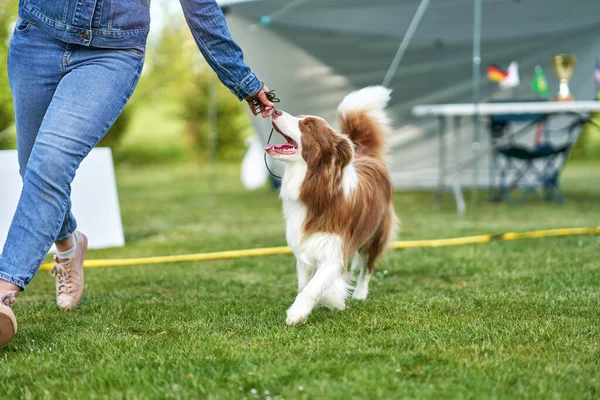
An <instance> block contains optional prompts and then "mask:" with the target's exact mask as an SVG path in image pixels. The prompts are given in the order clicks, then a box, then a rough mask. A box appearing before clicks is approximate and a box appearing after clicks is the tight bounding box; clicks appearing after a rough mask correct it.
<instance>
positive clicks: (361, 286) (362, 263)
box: [352, 253, 373, 300]
mask: <svg viewBox="0 0 600 400" xmlns="http://www.w3.org/2000/svg"><path fill="white" fill-rule="evenodd" d="M355 262H356V267H355V265H354V264H355ZM352 267H353V268H357V269H358V270H359V273H358V279H357V280H356V288H355V289H354V293H352V298H354V299H357V300H364V299H366V298H367V295H368V294H369V281H370V280H371V276H372V275H373V271H372V270H369V268H367V263H366V260H365V256H364V255H363V254H360V253H356V256H355V257H354V260H353V261H352Z"/></svg>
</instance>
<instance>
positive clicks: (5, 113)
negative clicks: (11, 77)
mask: <svg viewBox="0 0 600 400" xmlns="http://www.w3.org/2000/svg"><path fill="white" fill-rule="evenodd" d="M16 17H17V2H16V1H12V0H9V1H1V2H0V149H6V148H12V147H13V146H14V144H15V139H14V134H13V132H12V130H7V129H8V128H9V127H10V126H11V125H12V123H13V121H14V114H13V105H12V97H11V94H10V87H9V85H8V74H7V71H6V63H7V55H8V40H9V37H10V32H9V26H10V24H12V23H13V22H14V20H15V19H16Z"/></svg>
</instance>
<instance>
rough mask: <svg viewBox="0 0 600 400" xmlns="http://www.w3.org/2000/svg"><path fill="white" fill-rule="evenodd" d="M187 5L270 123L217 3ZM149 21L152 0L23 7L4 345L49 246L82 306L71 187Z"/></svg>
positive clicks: (215, 56)
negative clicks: (19, 182)
mask: <svg viewBox="0 0 600 400" xmlns="http://www.w3.org/2000/svg"><path fill="white" fill-rule="evenodd" d="M180 2H181V6H182V8H183V12H184V15H185V18H186V21H187V23H188V26H189V27H190V30H191V31H192V35H193V36H194V39H195V41H196V43H197V45H198V47H199V49H200V51H201V52H202V54H203V55H204V58H205V59H206V61H207V62H208V63H209V64H210V66H211V67H212V68H213V69H214V71H215V72H216V73H217V75H218V76H219V79H220V80H221V82H222V83H223V84H224V85H226V86H227V87H228V88H229V89H230V90H231V92H232V93H233V94H234V95H235V96H236V97H237V98H238V99H240V100H243V99H246V100H247V101H248V102H249V104H251V103H252V101H253V100H255V99H258V100H259V104H260V111H261V114H262V116H263V117H267V116H268V115H269V114H270V111H271V109H272V107H273V104H272V103H271V102H270V101H269V100H268V99H267V96H266V92H268V89H267V88H266V87H265V86H264V85H263V83H262V82H261V81H260V80H259V79H258V78H257V77H256V75H254V73H253V72H252V71H251V70H250V68H249V67H248V66H247V65H246V64H245V63H244V59H243V54H242V51H241V50H240V48H239V47H238V46H237V45H236V44H235V43H234V41H233V39H232V38H231V35H230V33H229V30H228V28H227V24H226V22H225V18H224V16H223V13H222V11H221V9H220V7H219V6H218V5H217V3H216V1H215V0H180ZM149 25H150V11H149V0H119V1H116V2H115V1H113V0H96V1H88V0H63V1H49V0H20V2H19V19H18V21H17V24H16V27H15V31H14V33H13V36H12V38H11V42H10V48H9V53H8V75H9V81H10V87H11V91H12V94H13V102H14V109H15V121H16V128H17V150H18V158H19V167H20V173H21V176H22V178H23V190H22V192H21V197H20V199H19V203H18V206H17V210H16V212H15V215H14V217H13V220H12V223H11V226H10V229H9V232H8V237H7V239H6V242H5V244H4V249H3V251H2V255H1V256H0V346H3V345H4V344H6V343H7V342H8V341H10V340H11V339H12V338H13V337H14V335H15V334H16V331H17V322H16V319H15V316H14V314H13V312H12V305H13V303H14V301H15V297H16V295H17V294H18V293H19V292H20V291H21V290H24V289H25V288H26V287H27V285H28V284H29V282H30V281H31V279H32V278H33V276H34V275H35V273H36V272H37V270H38V269H39V266H40V264H41V262H42V260H43V259H44V257H45V256H46V254H47V252H48V250H49V249H50V247H51V245H52V243H55V244H56V248H57V253H56V255H55V256H54V260H55V265H54V267H53V269H52V274H53V275H54V276H56V295H57V298H56V300H57V304H58V306H59V307H60V308H62V309H71V308H73V307H75V306H76V305H77V304H78V303H79V301H80V300H81V296H82V294H83V260H84V258H85V254H86V250H87V238H86V237H85V235H83V234H82V233H81V232H79V231H76V227H77V224H76V221H75V218H74V217H73V215H72V213H71V202H70V193H71V186H70V185H71V182H72V181H73V178H74V176H75V171H76V170H77V168H78V167H79V164H80V163H81V161H82V160H83V159H84V158H85V157H86V156H87V154H88V153H89V152H90V150H91V149H92V148H93V147H94V146H95V145H96V143H98V141H99V140H100V139H101V138H102V137H103V136H104V135H105V134H106V132H107V131H108V129H109V128H110V127H111V125H112V124H113V123H114V121H115V120H116V119H117V117H118V116H119V114H120V113H121V111H122V110H123V107H125V104H126V103H127V101H128V100H129V97H130V96H131V94H132V93H133V90H134V89H135V87H136V84H137V82H138V79H139V77H140V74H141V71H142V66H143V64H144V52H145V45H146V38H147V36H148V31H149ZM253 112H254V111H253Z"/></svg>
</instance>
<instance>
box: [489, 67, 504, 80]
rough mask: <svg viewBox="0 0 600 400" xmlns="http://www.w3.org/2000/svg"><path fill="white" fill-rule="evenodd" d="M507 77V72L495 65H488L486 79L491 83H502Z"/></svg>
mask: <svg viewBox="0 0 600 400" xmlns="http://www.w3.org/2000/svg"><path fill="white" fill-rule="evenodd" d="M507 76H508V72H507V71H504V70H503V69H502V68H500V67H499V66H497V65H490V66H489V67H488V70H487V78H488V80H490V81H492V82H502V81H503V80H504V79H505V78H506V77H507Z"/></svg>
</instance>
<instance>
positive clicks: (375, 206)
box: [265, 86, 398, 325]
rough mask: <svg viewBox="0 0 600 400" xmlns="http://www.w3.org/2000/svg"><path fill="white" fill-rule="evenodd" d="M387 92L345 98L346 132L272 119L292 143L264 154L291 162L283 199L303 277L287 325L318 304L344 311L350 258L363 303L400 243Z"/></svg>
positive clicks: (279, 116)
mask: <svg viewBox="0 0 600 400" xmlns="http://www.w3.org/2000/svg"><path fill="white" fill-rule="evenodd" d="M390 93H391V91H390V90H388V89H386V88H384V87H381V86H371V87H367V88H364V89H362V90H358V91H355V92H352V93H350V94H349V95H347V96H346V97H345V98H344V99H343V101H342V102H341V104H340V105H339V107H338V118H339V124H340V128H341V132H336V131H335V130H334V129H333V128H332V127H331V126H330V125H329V124H328V123H327V122H326V121H325V120H324V119H322V118H319V117H315V116H300V117H298V118H297V117H294V116H292V115H290V114H287V113H285V112H283V111H281V110H273V112H272V115H271V123H272V125H273V128H274V129H275V131H276V132H278V133H279V134H280V135H281V136H283V137H284V138H285V139H286V140H287V143H284V144H277V145H272V144H269V145H267V146H266V147H265V150H266V151H267V153H268V154H269V155H270V156H271V157H272V158H273V159H275V160H280V161H284V162H285V163H286V165H285V170H284V173H283V176H282V182H281V193H280V196H281V199H282V201H283V214H284V216H285V220H286V239H287V242H288V245H289V246H290V247H291V249H292V250H293V252H294V255H295V256H296V269H297V273H298V295H297V297H296V300H295V301H294V304H292V306H291V307H290V308H289V310H288V311H287V319H286V323H287V324H288V325H296V324H301V323H303V322H305V321H306V319H307V318H308V316H309V314H310V313H311V311H312V310H313V308H315V306H317V305H323V306H325V307H328V308H330V309H338V310H343V309H344V308H345V301H346V298H347V297H348V296H349V292H350V290H351V289H352V286H351V285H350V282H351V280H352V279H351V275H350V274H349V273H348V270H347V268H346V267H347V265H348V262H349V261H350V259H352V268H351V270H355V269H357V270H359V275H358V279H357V281H356V287H355V288H354V292H353V294H352V297H353V298H355V299H359V300H362V299H365V298H366V297H367V294H368V291H369V280H370V278H371V276H372V275H373V270H374V269H375V261H376V260H377V258H378V257H379V256H380V255H381V253H382V252H383V251H384V250H385V249H386V247H387V246H388V244H389V242H390V241H391V240H393V239H394V237H395V234H396V230H397V226H398V220H397V217H396V214H395V213H394V208H393V204H392V193H393V191H392V182H391V179H390V175H389V173H388V170H387V167H386V161H385V153H386V137H387V135H388V132H389V130H390V121H389V119H388V118H387V116H386V114H385V112H384V108H385V106H386V105H387V103H388V101H389V99H390Z"/></svg>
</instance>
